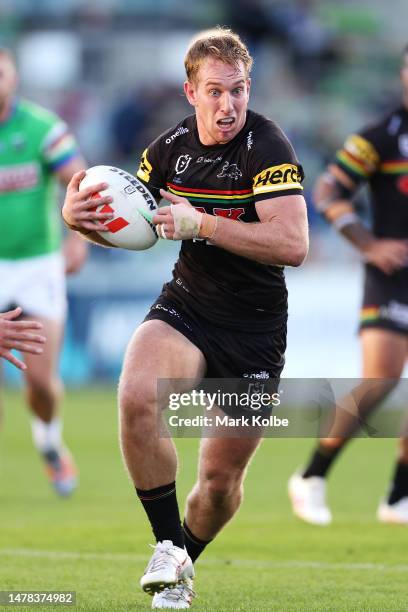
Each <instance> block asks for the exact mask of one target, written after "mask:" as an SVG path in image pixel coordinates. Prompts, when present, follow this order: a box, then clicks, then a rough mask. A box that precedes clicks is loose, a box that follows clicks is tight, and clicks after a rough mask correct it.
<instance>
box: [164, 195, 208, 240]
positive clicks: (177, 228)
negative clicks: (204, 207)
mask: <svg viewBox="0 0 408 612" xmlns="http://www.w3.org/2000/svg"><path fill="white" fill-rule="evenodd" d="M170 208H171V214H172V215H173V221H174V236H173V240H191V239H192V238H197V236H198V232H199V231H200V227H201V220H202V217H203V213H200V212H198V211H197V210H195V208H193V207H192V206H187V204H171V206H170Z"/></svg>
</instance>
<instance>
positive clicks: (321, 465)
mask: <svg viewBox="0 0 408 612" xmlns="http://www.w3.org/2000/svg"><path fill="white" fill-rule="evenodd" d="M343 446H344V445H343ZM343 446H338V447H337V448H328V447H327V446H323V445H322V444H319V446H318V447H317V449H316V450H315V451H314V453H313V455H312V457H311V459H310V462H309V464H308V466H307V468H306V470H305V471H304V473H303V478H310V477H311V476H320V477H321V478H325V477H326V475H327V472H328V471H329V469H330V467H331V465H332V463H333V461H334V460H335V458H336V457H337V455H338V454H339V452H340V451H341V450H342V448H343Z"/></svg>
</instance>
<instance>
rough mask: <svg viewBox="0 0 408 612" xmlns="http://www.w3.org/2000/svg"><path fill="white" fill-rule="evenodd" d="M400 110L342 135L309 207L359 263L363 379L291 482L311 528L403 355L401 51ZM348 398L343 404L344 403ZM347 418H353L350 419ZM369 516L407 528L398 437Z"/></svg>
mask: <svg viewBox="0 0 408 612" xmlns="http://www.w3.org/2000/svg"><path fill="white" fill-rule="evenodd" d="M401 82H402V90H403V96H402V105H401V106H400V107H399V108H396V109H395V110H393V111H392V112H391V113H388V114H387V115H386V116H384V117H382V118H381V119H379V121H377V122H376V123H374V124H373V125H370V126H369V127H366V128H365V129H363V130H361V131H360V132H357V133H356V134H352V135H351V136H349V137H348V138H347V140H346V142H345V144H344V146H343V148H342V149H341V150H340V151H339V152H338V153H337V156H336V159H335V160H334V162H333V163H332V164H330V165H329V166H328V168H327V171H326V172H325V173H324V174H323V175H322V176H321V177H320V178H319V179H318V181H317V184H316V188H315V195H314V199H315V203H316V207H317V208H318V210H319V211H320V212H322V213H323V215H324V216H325V218H326V219H327V220H328V221H329V222H330V223H332V224H333V225H334V227H335V228H336V229H337V230H338V231H339V232H340V233H341V234H342V235H343V236H344V237H345V238H346V239H347V240H348V241H349V242H351V244H352V245H353V246H354V247H355V248H356V249H357V250H358V251H359V252H360V253H361V256H362V259H363V261H364V262H365V281H364V296H363V303H362V309H361V322H360V339H361V347H362V360H363V372H362V376H363V378H365V379H374V380H373V382H372V384H368V385H367V383H368V382H369V381H366V382H365V383H364V382H363V383H362V384H361V385H360V387H359V388H357V389H355V390H354V391H353V395H354V398H356V397H357V398H358V397H359V398H360V399H359V400H358V402H357V403H358V410H357V413H356V411H354V416H353V411H352V410H351V406H350V410H349V411H348V409H347V405H348V404H347V401H348V400H347V401H346V404H345V406H346V410H345V411H342V412H341V416H340V419H339V421H338V423H337V424H336V429H335V430H332V432H331V434H330V437H327V438H322V439H320V441H319V444H318V446H317V448H316V450H315V451H314V453H313V455H312V457H311V459H310V462H309V464H308V465H307V466H306V468H305V469H303V471H301V472H300V473H298V474H295V475H293V476H292V478H291V479H290V482H289V495H290V498H291V500H292V506H293V510H294V512H295V514H296V515H297V516H299V517H300V518H302V519H303V520H305V521H307V522H309V523H313V524H316V525H326V524H328V523H330V522H331V520H332V515H331V511H330V509H329V507H328V505H327V502H326V496H325V483H326V478H327V476H328V474H329V471H330V469H331V467H332V465H333V463H334V461H335V459H336V457H338V456H339V454H340V453H341V451H342V450H343V449H344V447H345V445H346V443H347V441H348V439H349V438H350V437H351V436H352V434H353V433H354V432H355V430H356V426H358V422H359V421H360V423H361V420H363V421H364V419H365V417H366V416H368V415H369V414H370V413H371V412H372V410H374V409H375V408H376V407H377V406H378V404H379V403H380V402H381V401H382V400H383V399H384V398H385V397H386V396H387V395H388V394H389V393H390V391H392V389H393V388H395V386H396V384H397V383H398V381H399V378H400V377H401V374H402V371H403V368H404V364H405V360H406V357H407V350H408V47H406V49H405V50H404V53H403V63H402V68H401ZM362 183H368V185H369V187H370V196H371V197H370V201H371V210H372V228H371V229H368V228H366V227H365V226H364V225H363V224H362V222H361V221H360V219H359V217H358V216H357V214H356V211H355V209H354V207H353V202H352V198H353V196H354V194H355V192H356V191H357V189H358V188H359V186H360V185H361V184H362ZM348 399H350V398H348ZM355 416H358V417H359V418H358V419H356V418H355ZM377 517H378V519H379V520H380V521H382V522H387V523H402V524H408V441H407V440H406V439H404V438H401V440H400V443H399V454H398V458H397V461H396V465H395V469H394V474H393V478H392V482H391V486H390V488H389V492H388V494H387V496H386V498H385V499H384V500H383V501H382V502H381V503H380V506H379V508H378V512H377Z"/></svg>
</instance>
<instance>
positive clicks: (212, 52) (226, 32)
mask: <svg viewBox="0 0 408 612" xmlns="http://www.w3.org/2000/svg"><path fill="white" fill-rule="evenodd" d="M207 57H214V58H216V59H218V60H220V61H221V62H224V63H225V64H231V65H232V66H238V64H239V62H242V63H243V64H244V68H245V72H246V77H249V73H250V72H251V68H252V62H253V59H252V57H251V55H250V54H249V51H248V49H247V47H246V45H245V44H244V43H243V42H242V40H241V39H240V37H239V36H238V34H235V32H232V30H230V29H229V28H223V27H220V26H218V27H216V28H214V29H212V30H204V31H203V32H199V33H198V34H197V35H196V36H195V37H194V38H193V40H192V41H191V43H190V46H189V47H188V49H187V53H186V57H185V58H184V66H185V69H186V75H187V79H188V81H190V82H193V81H196V80H197V73H198V70H199V68H200V65H201V62H202V61H203V60H204V59H206V58H207Z"/></svg>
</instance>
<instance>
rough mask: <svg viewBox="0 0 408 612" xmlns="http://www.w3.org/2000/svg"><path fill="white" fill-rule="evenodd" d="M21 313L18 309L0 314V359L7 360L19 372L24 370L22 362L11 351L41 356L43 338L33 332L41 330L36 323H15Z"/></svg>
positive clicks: (24, 365) (39, 324)
mask: <svg viewBox="0 0 408 612" xmlns="http://www.w3.org/2000/svg"><path fill="white" fill-rule="evenodd" d="M21 313H22V309H21V308H20V307H18V308H15V309H14V310H9V311H8V312H2V313H0V357H3V359H7V361H9V362H10V363H12V364H13V365H15V366H16V368H18V369H19V370H26V369H27V366H26V364H25V363H24V361H21V359H18V357H16V356H15V355H13V353H12V352H11V351H12V350H13V349H15V350H17V351H20V352H22V353H32V354H33V355H41V353H42V352H43V350H44V348H43V347H42V346H41V345H42V344H44V343H45V337H44V336H42V335H40V334H38V333H34V332H38V331H40V330H41V329H42V325H41V323H39V322H38V321H15V319H17V318H18V317H19V316H20V315H21Z"/></svg>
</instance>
